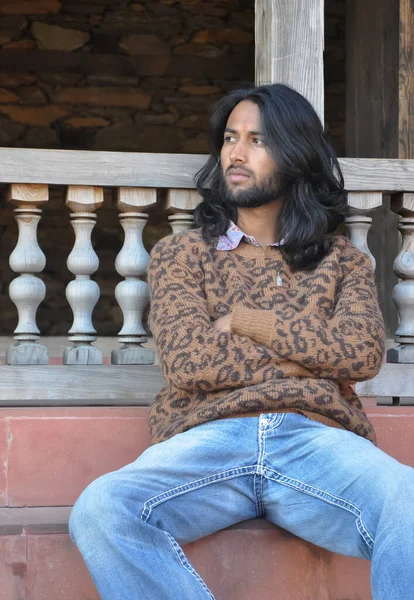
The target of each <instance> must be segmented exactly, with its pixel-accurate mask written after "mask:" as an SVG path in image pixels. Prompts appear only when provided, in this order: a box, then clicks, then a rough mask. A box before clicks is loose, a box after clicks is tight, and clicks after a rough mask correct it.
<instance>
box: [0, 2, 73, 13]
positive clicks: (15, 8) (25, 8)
mask: <svg viewBox="0 0 414 600" xmlns="http://www.w3.org/2000/svg"><path fill="white" fill-rule="evenodd" d="M60 8H61V2H59V1H58V0H30V1H28V0H7V2H2V3H1V5H0V15H1V14H3V15H45V14H56V13H58V12H59V11H60Z"/></svg>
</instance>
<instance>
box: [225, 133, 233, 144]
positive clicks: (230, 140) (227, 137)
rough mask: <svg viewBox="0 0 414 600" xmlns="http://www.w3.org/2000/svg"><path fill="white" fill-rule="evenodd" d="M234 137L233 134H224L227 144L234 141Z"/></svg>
mask: <svg viewBox="0 0 414 600" xmlns="http://www.w3.org/2000/svg"><path fill="white" fill-rule="evenodd" d="M235 139H236V138H235V137H234V135H230V134H228V135H225V136H224V142H225V143H227V144H230V143H232V142H234V141H235Z"/></svg>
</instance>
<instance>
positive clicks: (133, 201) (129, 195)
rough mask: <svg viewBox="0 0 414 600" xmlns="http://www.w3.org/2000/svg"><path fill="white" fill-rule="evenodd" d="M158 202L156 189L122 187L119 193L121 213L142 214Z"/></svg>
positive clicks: (118, 205)
mask: <svg viewBox="0 0 414 600" xmlns="http://www.w3.org/2000/svg"><path fill="white" fill-rule="evenodd" d="M156 202H157V190H156V189H155V188H135V187H120V188H118V191H117V203H116V205H117V207H118V208H119V210H120V211H121V212H133V211H136V212H140V211H144V210H145V209H147V208H149V207H150V206H154V205H155V203H156Z"/></svg>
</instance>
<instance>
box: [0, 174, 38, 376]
mask: <svg viewBox="0 0 414 600" xmlns="http://www.w3.org/2000/svg"><path fill="white" fill-rule="evenodd" d="M48 200H49V190H48V187H47V185H23V184H13V185H11V186H10V188H9V201H10V202H12V203H13V204H15V205H16V206H17V208H15V209H14V213H15V215H16V221H17V224H18V227H19V238H18V241H17V245H16V247H15V249H14V250H13V252H12V253H11V255H10V259H9V263H10V267H11V268H12V270H13V271H14V272H15V273H20V275H19V277H16V279H13V281H12V282H11V284H10V287H9V293H10V298H11V299H12V301H13V302H14V304H15V305H16V308H17V312H18V315H19V322H18V325H17V327H16V329H15V330H14V340H15V341H14V344H12V345H11V346H10V347H9V348H8V350H7V357H6V358H7V363H8V364H9V365H47V363H48V357H47V348H46V347H45V346H42V345H41V344H38V343H37V341H36V340H37V339H38V338H39V333H40V332H39V329H38V327H37V325H36V311H37V308H38V306H39V304H40V303H41V302H42V300H44V298H45V294H46V287H45V284H44V283H43V281H42V280H41V279H39V277H36V275H35V273H40V272H41V271H43V269H44V267H45V264H46V258H45V255H44V254H43V252H42V251H41V249H40V248H39V244H38V243H37V225H38V223H39V221H40V216H41V214H42V211H41V209H40V208H37V206H39V205H42V204H44V203H45V202H47V201H48Z"/></svg>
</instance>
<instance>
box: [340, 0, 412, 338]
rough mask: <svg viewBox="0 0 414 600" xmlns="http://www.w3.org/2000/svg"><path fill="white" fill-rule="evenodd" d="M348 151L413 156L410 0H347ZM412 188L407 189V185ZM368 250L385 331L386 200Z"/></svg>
mask: <svg viewBox="0 0 414 600" xmlns="http://www.w3.org/2000/svg"><path fill="white" fill-rule="evenodd" d="M346 27H347V53H346V60H347V77H346V79H347V84H346V85H347V88H346V96H347V109H346V132H347V139H346V154H347V156H350V157H358V158H369V157H372V158H410V159H411V158H414V135H413V121H412V115H413V114H414V72H413V69H412V56H413V52H414V6H413V3H412V2H411V0H347V26H346ZM408 189H410V188H408ZM376 217H377V218H376V219H375V220H374V223H373V227H372V232H371V240H372V244H371V249H372V252H373V253H374V254H375V256H376V258H377V271H376V277H377V284H378V289H379V297H380V302H381V307H382V309H383V313H384V317H385V323H386V326H387V335H388V337H392V335H393V332H394V331H395V329H396V327H397V314H396V311H395V307H394V304H393V301H392V297H391V296H392V288H393V286H394V285H395V284H396V283H397V278H396V277H395V276H394V274H393V267H392V264H393V260H394V257H395V256H396V255H397V254H398V252H399V239H398V233H397V217H396V215H395V214H392V212H391V211H390V199H389V197H387V198H384V204H383V208H382V209H380V210H379V211H378V213H377V214H376Z"/></svg>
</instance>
